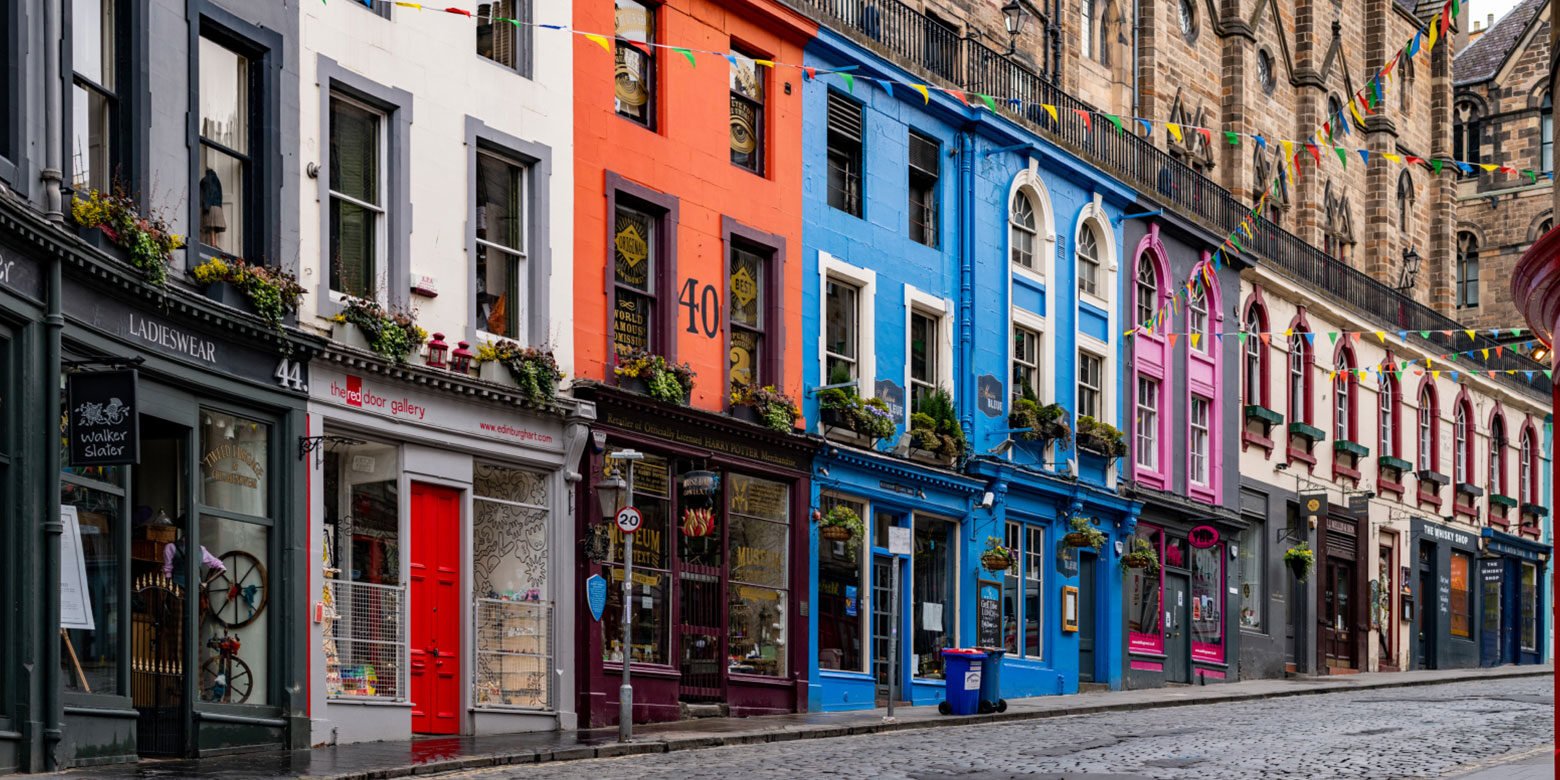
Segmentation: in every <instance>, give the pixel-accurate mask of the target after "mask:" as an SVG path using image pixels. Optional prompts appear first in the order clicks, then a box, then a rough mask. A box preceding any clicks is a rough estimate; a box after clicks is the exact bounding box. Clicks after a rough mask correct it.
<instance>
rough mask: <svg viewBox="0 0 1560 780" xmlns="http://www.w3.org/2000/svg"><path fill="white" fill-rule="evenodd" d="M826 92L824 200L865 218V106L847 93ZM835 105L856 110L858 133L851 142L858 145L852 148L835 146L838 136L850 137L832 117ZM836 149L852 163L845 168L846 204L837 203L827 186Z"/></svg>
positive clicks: (830, 204)
mask: <svg viewBox="0 0 1560 780" xmlns="http://www.w3.org/2000/svg"><path fill="white" fill-rule="evenodd" d="M826 95H827V97H826V98H825V100H826V102H825V104H824V113H825V117H824V178H825V181H824V202H826V203H828V204H829V207H830V208H833V209H835V210H838V211H843V212H845V213H846V214H849V215H851V216H853V217H858V218H865V216H866V208H865V204H866V193H865V189H866V175H865V174H866V171H865V166H866V159H867V156H866V147H867V139H866V136H867V112H866V107H865V106H863V105H862V104H861V103H858V102H856V101H855V100H852V99H850V98H848V97H846V96H845V95H844V94H842V93H839V92H836V91H834V90H833V89H830V90H827V91H826ZM836 106H839V108H840V110H842V111H843V110H844V109H845V107H847V106H848V107H851V108H853V109H855V111H856V124H857V128H856V135H855V136H854V138H851V139H849V140H850V141H851V143H852V144H854V147H855V148H853V149H845V148H843V147H842V148H840V149H838V150H836V148H835V140H836V138H838V139H839V140H841V141H845V140H847V138H846V134H845V133H844V132H843V129H844V128H841V132H836V131H835V122H834V121H833V120H834V114H835V107H836ZM836 151H838V154H839V156H842V157H847V158H849V160H848V162H849V163H851V165H852V166H853V167H847V168H846V169H845V176H846V177H847V182H846V184H847V186H846V190H845V192H844V200H845V202H844V203H843V204H836V203H835V202H834V197H833V190H832V189H830V188H829V185H828V178H829V169H830V168H832V167H833V166H834V158H835V156H836Z"/></svg>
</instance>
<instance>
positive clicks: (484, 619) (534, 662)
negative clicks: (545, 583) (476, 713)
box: [472, 599, 554, 710]
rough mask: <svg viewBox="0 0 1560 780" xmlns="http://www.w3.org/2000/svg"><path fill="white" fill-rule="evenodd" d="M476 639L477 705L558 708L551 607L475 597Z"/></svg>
mask: <svg viewBox="0 0 1560 780" xmlns="http://www.w3.org/2000/svg"><path fill="white" fill-rule="evenodd" d="M476 637H477V642H476V673H475V674H474V675H472V686H473V688H474V690H473V691H472V694H473V695H472V701H473V702H475V705H474V706H476V707H478V708H479V709H518V710H551V709H554V703H553V672H552V668H553V664H552V657H553V607H552V604H551V603H549V602H545V601H506V600H502V599H477V600H476Z"/></svg>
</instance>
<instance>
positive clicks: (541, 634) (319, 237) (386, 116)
mask: <svg viewBox="0 0 1560 780" xmlns="http://www.w3.org/2000/svg"><path fill="white" fill-rule="evenodd" d="M538 5H540V4H538ZM517 6H519V8H518V9H517V8H516V7H517ZM531 6H532V4H531V3H528V2H524V0H520V2H516V0H501V1H499V2H492V3H486V2H484V3H481V4H480V5H478V6H476V7H475V8H474V9H473V10H474V11H475V13H476V16H475V17H465V16H461V15H457V14H450V13H446V12H442V11H431V10H430V11H419V10H416V9H413V8H408V7H401V6H396V5H395V4H393V3H388V2H379V1H378V0H376V1H375V2H373V3H372V4H371V5H365V4H363V3H361V2H347V1H345V0H343V1H342V2H331V3H324V4H318V3H317V4H307V3H306V4H303V5H302V6H301V11H300V12H301V14H302V19H301V23H300V28H301V29H302V30H304V32H303V34H302V35H301V39H302V50H301V54H300V57H299V67H298V70H299V73H298V76H299V79H300V84H301V87H300V89H299V102H300V105H299V110H298V116H299V121H300V125H301V128H300V132H299V137H300V139H301V144H300V149H299V152H298V158H297V159H295V160H290V162H291V163H292V164H295V165H297V166H298V167H299V168H300V169H302V170H303V171H304V172H305V173H304V175H305V178H304V180H303V181H304V186H303V187H302V188H301V189H302V192H301V196H300V201H301V202H300V208H301V213H302V214H303V218H302V219H301V220H300V221H301V223H302V225H301V230H300V233H301V240H300V242H299V250H298V251H299V258H298V261H297V262H298V267H299V269H300V273H299V278H300V281H301V282H302V283H303V285H304V286H305V287H306V288H307V289H308V290H309V293H310V294H309V295H307V296H306V297H305V302H304V305H303V310H302V311H301V312H300V313H299V320H300V324H301V325H303V326H305V327H312V328H315V329H317V330H318V332H319V333H321V334H322V335H326V336H328V337H329V338H331V339H332V340H333V344H332V347H331V348H330V349H329V350H328V351H327V354H326V355H325V356H324V357H322V358H320V359H317V360H316V361H315V362H314V364H313V366H312V368H311V381H310V385H311V386H310V397H311V403H310V414H309V433H310V435H311V436H312V437H315V438H311V439H309V440H308V444H309V445H311V446H312V447H313V449H312V450H311V451H309V452H308V453H307V454H306V455H305V457H308V458H311V459H312V460H311V463H310V466H311V470H310V472H309V473H310V480H309V490H310V492H311V511H310V525H311V528H312V531H311V539H312V542H311V546H310V556H311V560H312V561H314V565H313V566H311V572H312V575H311V577H312V582H311V585H310V590H311V593H312V594H314V597H315V601H314V603H313V604H312V605H311V606H312V609H311V613H310V614H311V622H310V624H309V626H308V644H309V647H310V652H311V656H312V658H311V661H310V680H311V686H310V691H309V704H310V713H311V717H312V720H313V740H312V741H313V743H314V744H329V743H338V742H353V741H365V740H385V739H405V738H407V737H409V736H410V735H411V734H414V733H434V734H474V733H499V732H514V731H529V730H548V729H560V728H561V729H569V728H573V727H574V725H575V716H574V712H573V710H574V693H573V690H574V689H573V680H572V672H570V671H568V670H571V669H572V667H573V663H572V660H571V658H572V636H573V632H571V631H569V630H567V627H568V626H570V625H572V624H573V621H574V614H573V609H574V604H575V601H576V600H575V599H572V598H568V597H567V596H568V595H569V594H570V589H569V588H568V587H567V585H566V583H568V582H569V581H570V577H571V574H572V572H573V570H574V549H575V548H574V540H573V535H572V533H571V531H570V529H571V528H572V522H573V521H572V502H571V498H570V497H571V492H572V491H571V485H572V480H573V479H577V478H578V476H577V475H574V474H572V473H571V472H570V464H574V463H577V462H578V460H579V454H580V449H581V448H582V447H583V446H584V439H585V436H586V433H587V425H586V424H587V423H588V422H589V420H590V419H591V418H593V416H594V411H593V408H591V407H590V406H589V405H587V404H577V403H575V402H574V401H573V400H572V399H568V398H563V399H557V400H554V399H553V398H552V396H551V394H550V393H547V392H545V388H544V389H543V392H541V393H536V392H529V391H527V390H525V389H522V388H520V387H517V385H516V381H515V375H513V374H512V373H511V372H510V371H508V370H506V369H505V368H504V367H503V366H501V365H500V364H499V363H496V362H489V363H486V364H484V365H482V366H481V368H480V369H478V368H477V367H476V366H475V365H474V366H473V367H472V370H471V371H470V372H469V373H463V372H459V371H457V370H455V367H454V365H453V362H454V361H456V360H458V354H459V353H464V352H468V351H469V352H471V353H478V352H480V351H481V350H480V348H481V347H482V345H484V344H496V343H499V342H502V341H504V340H509V341H512V342H514V343H515V344H516V345H517V346H519V347H534V348H538V349H543V350H550V351H551V353H552V355H553V356H554V357H555V359H556V361H557V364H558V367H559V369H560V372H561V374H562V376H564V377H567V376H568V375H569V374H570V373H571V368H572V360H571V356H572V331H573V329H572V326H571V319H572V318H571V306H572V304H571V289H572V287H571V285H572V281H571V278H572V277H571V273H570V261H571V258H572V236H573V228H572V218H573V215H572V209H571V208H570V204H571V203H572V194H573V177H572V173H573V164H572V159H573V122H572V105H573V101H572V97H571V79H572V73H573V49H572V37H573V36H570V35H567V34H562V33H557V32H553V31H549V30H545V29H537V28H535V27H532V26H531V25H530V24H528V23H529V22H539V23H560V24H562V23H567V22H568V21H569V15H570V4H569V3H567V2H565V3H563V4H557V3H549V4H547V5H546V7H545V8H544V9H538V10H536V11H535V12H534V13H535V14H537V15H539V17H540V18H532V14H533V12H532V10H531ZM509 19H518V21H520V22H522V23H521V24H512V23H510V22H509V21H508V20H509ZM353 298H356V299H362V300H369V301H374V302H376V303H378V304H380V305H381V306H382V307H383V308H384V313H386V314H390V315H394V314H397V313H404V314H410V315H412V316H413V317H414V318H415V322H416V324H417V325H418V326H419V327H421V328H423V329H424V330H425V331H426V332H427V333H428V334H429V335H430V337H431V341H430V342H429V344H428V345H426V346H419V347H418V348H416V349H414V350H412V352H411V354H409V355H408V356H406V358H405V359H404V361H399V360H396V359H395V355H394V354H393V353H394V351H395V350H394V349H392V348H391V346H392V345H391V344H390V343H389V342H388V341H385V342H381V343H378V344H377V345H376V344H373V343H371V342H372V339H370V338H369V337H368V331H366V330H365V329H363V328H361V327H359V326H358V325H355V324H352V323H348V322H340V321H336V320H335V319H333V318H335V317H337V316H339V315H341V313H342V312H343V310H344V307H346V305H347V302H348V301H349V300H350V299H353ZM436 334H437V335H436ZM461 342H465V347H464V348H462V346H461ZM441 343H442V345H443V349H442V350H441V349H440V344H441ZM371 346H378V347H380V350H379V352H378V353H376V352H375V351H374V350H372V349H370V347H371ZM441 352H442V354H440V353H441ZM559 627H562V628H563V629H564V630H561V631H560V630H556V629H558V628H559Z"/></svg>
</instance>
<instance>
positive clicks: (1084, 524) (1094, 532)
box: [1062, 517, 1105, 550]
mask: <svg viewBox="0 0 1560 780" xmlns="http://www.w3.org/2000/svg"><path fill="white" fill-rule="evenodd" d="M1068 525H1069V526H1071V528H1072V530H1071V531H1069V532H1068V533H1067V535H1066V536H1064V537H1062V542H1063V543H1064V544H1066V545H1067V546H1068V547H1092V548H1094V549H1096V550H1098V549H1100V548H1101V547H1103V546H1105V532H1104V531H1101V530H1100V529H1098V528H1096V527H1094V524H1093V523H1091V522H1089V519H1088V518H1086V517H1074V518H1073V519H1072V520H1071V521H1070V522H1069V523H1068Z"/></svg>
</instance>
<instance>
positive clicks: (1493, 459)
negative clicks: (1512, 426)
mask: <svg viewBox="0 0 1560 780" xmlns="http://www.w3.org/2000/svg"><path fill="white" fill-rule="evenodd" d="M1496 422H1499V423H1500V427H1499V428H1497V427H1495V423H1496ZM1496 433H1499V434H1500V436H1498V437H1497V436H1496V435H1495V434H1496ZM1489 461H1490V474H1489V481H1490V484H1489V487H1488V490H1489V492H1491V493H1500V494H1502V495H1504V494H1505V492H1506V485H1505V482H1506V480H1504V479H1502V477H1504V476H1505V470H1506V418H1505V417H1503V416H1497V417H1495V418H1494V419H1493V420H1491V421H1490V457H1489Z"/></svg>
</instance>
